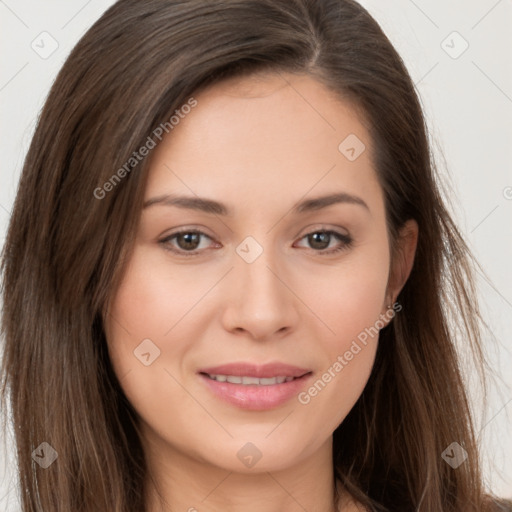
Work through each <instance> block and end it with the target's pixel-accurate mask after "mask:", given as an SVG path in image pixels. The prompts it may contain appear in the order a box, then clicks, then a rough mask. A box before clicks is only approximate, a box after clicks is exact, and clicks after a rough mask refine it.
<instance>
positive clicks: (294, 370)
mask: <svg viewBox="0 0 512 512" xmlns="http://www.w3.org/2000/svg"><path fill="white" fill-rule="evenodd" d="M312 375H313V372H312V371H311V370H308V369H304V368H299V367H296V366H290V365H284V364H269V365H263V366H255V365H252V364H249V363H235V364H229V365H223V366H217V367H215V368H209V369H202V370H200V371H199V372H198V376H199V377H200V378H201V380H202V381H203V382H204V383H205V384H206V386H207V388H208V390H209V392H210V393H212V394H213V395H214V396H215V397H216V398H217V399H220V400H222V401H223V402H227V403H228V404H231V405H234V406H235V407H238V408H241V409H246V410H252V411H264V410H269V409H275V408H277V407H279V406H281V405H283V404H285V403H287V402H288V401H289V400H291V399H292V398H293V397H294V396H296V395H297V394H298V393H299V392H300V391H301V389H303V388H304V387H305V385H306V382H307V381H309V380H310V378H311V376H312Z"/></svg>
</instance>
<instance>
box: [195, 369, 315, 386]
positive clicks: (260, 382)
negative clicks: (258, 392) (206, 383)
mask: <svg viewBox="0 0 512 512" xmlns="http://www.w3.org/2000/svg"><path fill="white" fill-rule="evenodd" d="M201 375H206V376H207V377H208V378H209V379H211V380H216V381H217V382H229V383H230V384H241V385H242V386H275V385H276V384H283V383H284V382H291V381H293V380H297V379H300V378H302V377H303V375H301V376H300V377H286V376H284V375H280V376H278V377H266V378H258V377H251V376H247V375H242V376H240V375H210V374H209V373H202V372H201ZM305 375H306V374H305Z"/></svg>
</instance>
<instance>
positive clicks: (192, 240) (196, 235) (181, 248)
mask: <svg viewBox="0 0 512 512" xmlns="http://www.w3.org/2000/svg"><path fill="white" fill-rule="evenodd" d="M211 241H212V239H211V238H210V237H209V236H208V235H206V234H205V233H203V232H202V231H195V230H190V229H189V230H183V231H179V232H177V233H172V234H170V235H169V236H166V237H165V238H164V239H163V240H160V243H161V244H162V245H163V246H164V248H165V249H166V250H168V251H172V252H175V253H178V254H182V255H184V256H195V255H197V254H199V253H200V252H202V249H207V248H208V247H209V246H210V245H211V243H208V242H211Z"/></svg>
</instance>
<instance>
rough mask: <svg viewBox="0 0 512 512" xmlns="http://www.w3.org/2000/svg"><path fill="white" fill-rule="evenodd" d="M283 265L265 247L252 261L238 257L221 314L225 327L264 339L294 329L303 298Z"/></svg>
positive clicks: (231, 330)
mask: <svg viewBox="0 0 512 512" xmlns="http://www.w3.org/2000/svg"><path fill="white" fill-rule="evenodd" d="M237 257H238V256H237ZM282 267H283V265H280V266H278V265H277V264H276V261H275V259H274V258H271V255H270V251H264V252H263V253H262V254H261V255H260V256H259V257H258V258H257V259H256V261H254V262H252V263H246V262H245V261H243V260H242V259H239V260H238V261H236V263H235V268H234V269H233V271H232V272H231V273H230V274H231V276H230V279H229V283H228V284H227V286H228V289H226V295H225V308H224V311H223V315H222V322H223V326H224V328H225V329H226V330H228V331H229V332H232V333H247V334H249V335H250V336H251V337H252V338H254V339H259V340H263V339H269V338H272V337H275V336H278V335H284V334H285V333H289V332H292V331H293V330H294V329H295V327H296V325H297V322H298V320H299V318H300V316H299V311H298V306H299V304H300V302H299V301H298V300H297V298H296V296H295V295H294V293H293V284H292V283H289V282H287V281H290V279H289V278H288V279H287V276H289V275H290V273H288V272H285V271H284V270H282ZM279 268H281V270H278V269H279Z"/></svg>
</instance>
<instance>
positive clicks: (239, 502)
mask: <svg viewBox="0 0 512 512" xmlns="http://www.w3.org/2000/svg"><path fill="white" fill-rule="evenodd" d="M427 140H428V139H427V133H426V128H425V123H424V118H423V115H422V111H421V108H420V105H419V102H418V98H417V96H416V93H415V91H414V86H413V84H412V82H411V79H410V77H409V75H408V73H407V71H406V69H405V67H404V65H403V63H402V61H401V59H400V57H399V56H398V55H397V53H396V51H395V50H394V49H393V47H392V45H391V44H390V42H389V41H388V39H387V38H386V36H385V35H384V34H383V33H382V31H381V30H380V28H379V27H378V25H377V24H376V22H375V21H374V20H373V19H372V18H371V17H370V16H369V14H368V13H367V12H366V11H365V10H364V9H363V8H362V7H361V6H359V5H358V4H357V3H355V2H354V1H351V0H318V1H315V2H312V1H308V0H293V1H290V0H286V1H285V0H282V1H275V0H274V1H270V0H244V1H242V0H240V1H238V0H237V1H216V2H208V1H191V2H176V1H170V0H159V1H156V0H150V1H144V2H141V1H140V0H137V1H136V0H121V1H119V2H117V3H116V4H115V5H114V6H113V7H112V8H111V9H109V10H108V11H107V12H106V13H105V14H104V15H103V16H102V18H101V19H100V20H99V21H98V22H97V23H96V24H95V25H94V26H93V27H92V28H91V29H90V30H89V31H88V32H87V34H86V35H85V36H84V37H83V38H82V40H81V41H80V42H79V43H78V45H77V46H76V48H75V49H74V50H73V52H72V53H71V55H70V56H69V58H68V60H67V62H66V64H65V65H64V67H63V69H62V70H61V72H60V74H59V76H58V78H57V80H56V81H55V84H54V85H53V87H52V90H51V92H50V95H49V98H48V100H47V102H46V105H45V107H44V110H43V112H42V114H41V118H40V120H39V123H38V126H37V129H36V133H35V135H34V138H33V141H32V145H31V147H30V150H29V153H28V155H27V159H26V162H25V167H24V170H23V174H22V178H21V181H20V186H19V191H18V195H17V198H16V202H15V207H14V212H13V216H12V219H11V224H10V227H9V232H8V237H7V241H6V244H5V249H4V257H3V277H4V288H3V297H4V304H5V306H4V314H3V330H4V336H5V348H4V360H3V373H2V375H3V379H4V380H3V384H4V401H5V402H7V401H9V405H10V407H11V410H12V418H13V422H14V425H15V427H16V429H15V433H16V446H17V454H18V461H19V477H20V483H21V490H22V491H21V501H22V506H23V510H24V511H31V512H32V511H36V510H45V511H46V512H50V511H63V510H66V511H69V510H73V511H84V512H85V511H87V512H89V511H96V510H101V511H105V510H109V511H119V512H121V511H126V512H128V511H146V512H157V511H171V510H172V511H174V510H188V511H189V512H192V511H196V510H197V511H218V510H222V511H234V510H244V511H252V510H258V511H260V510H265V511H267V512H269V511H274V510H282V511H295V510H310V511H318V512H323V511H325V512H327V511H332V510H343V511H353V510H372V511H408V510H418V511H429V512H431V511H443V512H444V511H454V512H455V511H460V512H462V511H464V512H468V511H477V510H478V511H480V510H499V506H500V505H499V504H498V500H491V499H490V498H489V497H487V496H486V495H485V490H484V488H483V484H482V477H481V474H480V469H479V463H478V450H477V446H476V441H475V432H474V430H473V426H472V419H471V414H470V410H469V405H468V399H467V396H466V390H465V389H464V386H463V381H462V376H461V374H460V372H459V366H458V357H457V354H456V351H455V348H454V336H455V334H454V332H453V329H454V328H456V327H458V328H459V329H462V331H463V333H464V335H465V336H466V339H467V343H468V345H469V346H468V350H471V351H472V354H473V355H474V356H475V362H476V364H477V365H478V367H479V368H480V370H481V373H482V375H483V369H484V367H485V364H484V361H485V360H484V357H483V354H482V350H481V345H480V341H479V334H478V327H479V324H478V318H479V315H478V310H477V307H476V306H475V301H474V290H473V285H472V280H471V269H472V267H471V259H470V256H469V253H468V250H467V247H466V245H465V243H464V241H463V240H462V238H461V236H460V234H459V232H458V230H457V228H456V227H455V225H454V224H453V222H452V220H451V218H450V216H449V214H448V212H447V210H446V209H445V207H444V205H443V201H442V199H441V196H440V192H439V190H438V188H437V185H436V178H435V173H434V166H433V162H432V161H431V158H430V153H429V147H428V142H427ZM453 319H455V320H457V319H458V322H459V323H458V324H454V323H453V322H452V320H453ZM502 506H503V507H505V506H506V504H505V503H502Z"/></svg>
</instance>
